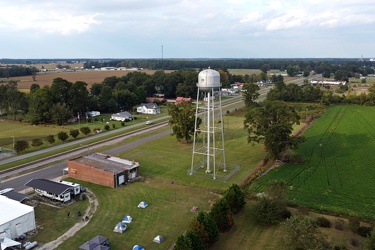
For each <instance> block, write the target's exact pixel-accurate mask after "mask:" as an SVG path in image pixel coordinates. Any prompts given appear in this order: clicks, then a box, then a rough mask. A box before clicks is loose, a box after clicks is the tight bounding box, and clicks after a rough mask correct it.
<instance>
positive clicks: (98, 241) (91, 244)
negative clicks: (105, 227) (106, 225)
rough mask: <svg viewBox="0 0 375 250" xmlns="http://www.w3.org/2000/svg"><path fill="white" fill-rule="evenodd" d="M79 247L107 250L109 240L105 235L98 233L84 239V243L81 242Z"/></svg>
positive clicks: (82, 249)
mask: <svg viewBox="0 0 375 250" xmlns="http://www.w3.org/2000/svg"><path fill="white" fill-rule="evenodd" d="M103 247H104V248H103ZM105 247H107V248H105ZM79 249H81V250H108V249H109V240H108V239H107V238H106V237H103V236H100V235H98V236H95V237H94V238H92V239H91V240H89V241H86V242H85V243H84V244H82V245H81V246H80V247H79Z"/></svg>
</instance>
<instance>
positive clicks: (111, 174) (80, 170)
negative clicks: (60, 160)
mask: <svg viewBox="0 0 375 250" xmlns="http://www.w3.org/2000/svg"><path fill="white" fill-rule="evenodd" d="M138 171H139V163H138V162H135V161H129V160H125V159H121V158H118V157H114V156H111V155H107V154H102V153H93V154H90V155H87V156H80V157H77V158H74V159H70V160H69V161H68V173H69V176H70V177H72V178H75V179H78V180H82V181H87V182H92V183H95V184H99V185H103V186H107V187H113V188H115V187H118V186H120V185H124V184H125V183H127V182H128V181H130V180H132V179H134V178H136V177H138Z"/></svg>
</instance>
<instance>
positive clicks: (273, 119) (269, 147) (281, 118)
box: [244, 101, 303, 159]
mask: <svg viewBox="0 0 375 250" xmlns="http://www.w3.org/2000/svg"><path fill="white" fill-rule="evenodd" d="M299 120H300V116H299V115H298V114H297V112H296V111H295V110H294V108H293V107H290V106H288V105H287V104H286V103H285V102H282V101H266V102H264V103H263V105H262V106H261V107H257V108H253V109H251V110H249V111H248V112H247V114H246V115H245V121H244V125H245V129H247V131H248V142H249V143H250V142H258V143H259V142H264V146H265V148H266V151H267V153H268V157H269V158H271V159H277V158H278V157H279V155H280V153H281V152H282V151H284V150H285V149H287V148H291V149H296V148H297V146H298V144H299V143H300V142H302V141H303V138H302V137H295V136H292V131H293V125H294V124H299Z"/></svg>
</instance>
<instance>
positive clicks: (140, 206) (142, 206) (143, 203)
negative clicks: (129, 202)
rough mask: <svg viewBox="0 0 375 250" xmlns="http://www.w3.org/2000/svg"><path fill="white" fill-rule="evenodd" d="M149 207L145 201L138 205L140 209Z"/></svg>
mask: <svg viewBox="0 0 375 250" xmlns="http://www.w3.org/2000/svg"><path fill="white" fill-rule="evenodd" d="M147 206H148V203H147V202H145V201H141V202H140V203H139V205H138V208H146V207H147Z"/></svg>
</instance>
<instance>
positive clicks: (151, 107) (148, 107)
mask: <svg viewBox="0 0 375 250" xmlns="http://www.w3.org/2000/svg"><path fill="white" fill-rule="evenodd" d="M137 113H141V114H150V115H156V114H160V107H159V106H158V105H157V104H155V103H141V105H140V106H139V107H138V108H137Z"/></svg>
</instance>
